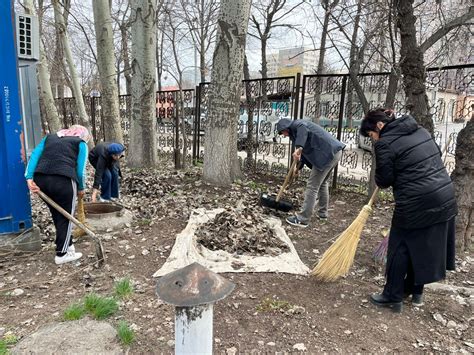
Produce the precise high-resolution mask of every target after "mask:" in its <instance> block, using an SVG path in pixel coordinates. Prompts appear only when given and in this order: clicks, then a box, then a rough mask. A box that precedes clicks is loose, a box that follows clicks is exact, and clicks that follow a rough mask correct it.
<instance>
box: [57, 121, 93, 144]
mask: <svg viewBox="0 0 474 355" xmlns="http://www.w3.org/2000/svg"><path fill="white" fill-rule="evenodd" d="M56 134H57V135H58V137H78V138H80V139H82V140H83V141H84V142H86V143H87V142H88V141H89V139H90V137H91V136H90V134H89V130H88V129H87V128H86V127H84V126H81V125H78V124H75V125H72V126H71V127H69V128H65V129H61V130H60V131H58V133H56Z"/></svg>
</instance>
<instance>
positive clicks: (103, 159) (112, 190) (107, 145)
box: [89, 142, 125, 202]
mask: <svg viewBox="0 0 474 355" xmlns="http://www.w3.org/2000/svg"><path fill="white" fill-rule="evenodd" d="M124 151H125V147H124V146H123V145H122V144H120V143H115V142H103V143H99V144H97V145H96V146H95V147H94V148H93V149H92V150H91V151H90V153H89V162H90V163H91V165H92V166H93V167H94V169H95V175H94V184H93V190H92V202H96V201H97V194H98V193H99V188H100V201H101V202H108V201H110V200H111V199H112V198H118V197H119V176H120V177H121V172H120V165H119V160H120V158H121V157H122V156H123V152H124Z"/></svg>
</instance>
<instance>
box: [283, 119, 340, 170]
mask: <svg viewBox="0 0 474 355" xmlns="http://www.w3.org/2000/svg"><path fill="white" fill-rule="evenodd" d="M276 129H277V132H278V133H280V132H281V131H283V130H285V129H287V130H288V132H289V137H290V139H291V141H292V142H294V143H295V146H296V147H297V148H299V147H302V148H303V152H302V156H303V159H302V161H303V162H305V163H306V164H307V165H308V166H309V167H310V168H315V169H317V170H319V171H323V170H325V169H326V168H327V167H328V166H329V164H331V162H332V161H333V159H334V156H335V155H336V153H337V152H339V151H340V150H342V149H344V147H345V145H344V144H343V143H341V142H340V141H338V140H337V139H336V138H334V137H333V136H332V135H331V134H330V133H328V132H327V131H326V130H325V129H324V128H322V127H321V126H319V125H317V124H316V123H313V122H310V121H306V120H289V119H287V118H282V119H281V120H279V121H278V123H277V125H276Z"/></svg>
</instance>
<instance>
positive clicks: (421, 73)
mask: <svg viewBox="0 0 474 355" xmlns="http://www.w3.org/2000/svg"><path fill="white" fill-rule="evenodd" d="M413 3H414V0H397V1H396V8H397V11H398V21H397V26H398V29H399V31H400V42H401V48H400V57H401V58H400V69H401V71H402V74H403V84H404V89H405V96H406V108H407V109H408V110H410V112H411V114H412V115H413V117H415V119H416V120H417V122H418V123H419V124H420V125H422V126H423V127H425V128H426V129H427V130H428V131H429V132H431V133H432V134H433V132H434V125H433V120H432V119H431V114H430V113H429V103H428V96H427V95H426V86H425V80H426V72H425V65H424V62H423V52H422V51H421V50H420V47H419V45H418V44H417V40H416V27H415V22H416V17H415V15H414V13H413Z"/></svg>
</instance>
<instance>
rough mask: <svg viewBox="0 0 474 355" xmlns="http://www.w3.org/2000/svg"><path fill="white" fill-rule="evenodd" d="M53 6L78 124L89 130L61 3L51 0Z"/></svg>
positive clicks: (90, 142) (91, 141)
mask: <svg viewBox="0 0 474 355" xmlns="http://www.w3.org/2000/svg"><path fill="white" fill-rule="evenodd" d="M52 3H53V7H54V22H55V24H56V26H57V28H58V29H59V36H60V38H61V44H62V46H63V50H64V56H65V58H66V62H67V65H68V68H69V75H70V76H71V84H72V93H73V95H74V99H75V102H76V109H77V112H78V115H79V124H81V125H83V126H84V127H86V128H87V129H89V131H91V130H90V123H89V117H88V116H87V113H86V106H85V105H84V98H83V97H82V90H81V83H80V81H79V77H78V75H77V71H76V67H75V64H74V60H73V57H72V52H71V47H70V45H69V38H68V35H67V31H66V23H65V21H64V17H63V14H62V12H61V5H60V4H59V0H52ZM89 144H93V140H92V139H91V140H90V141H89Z"/></svg>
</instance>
